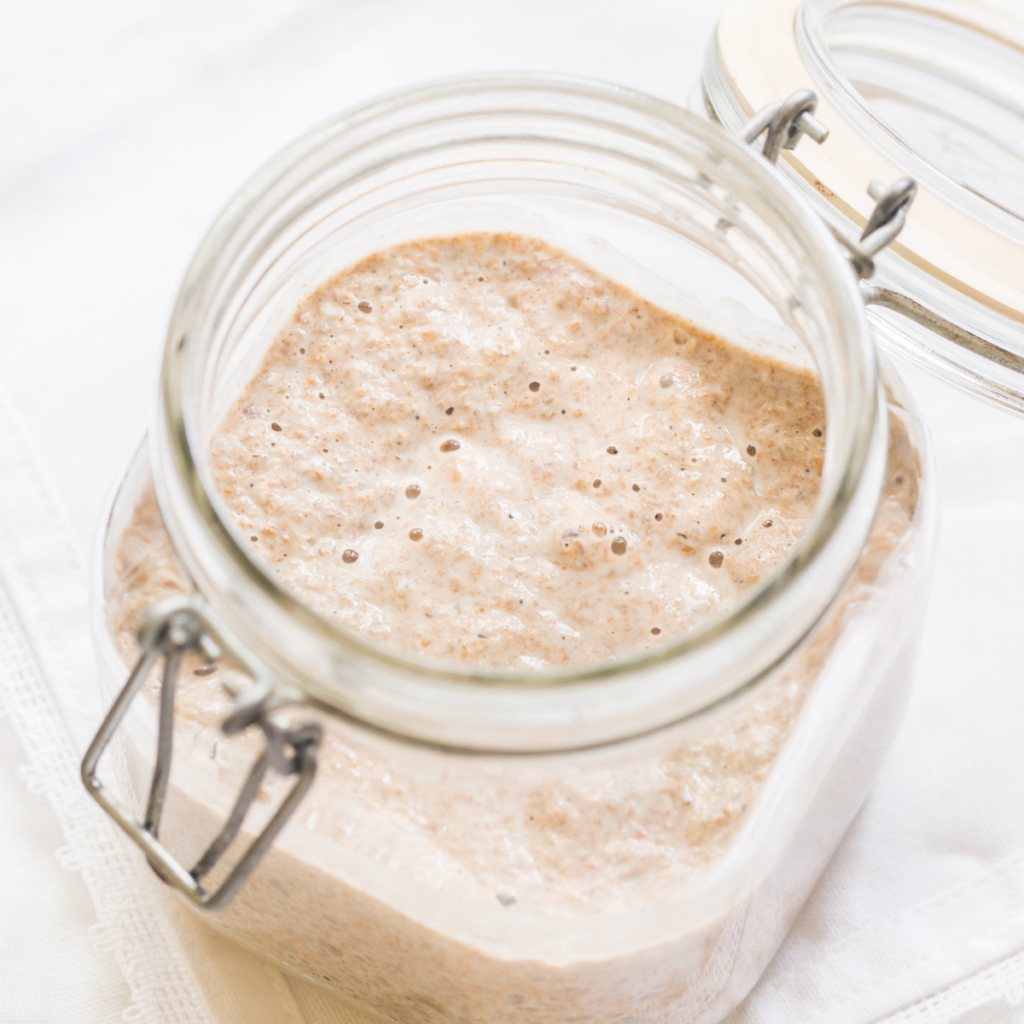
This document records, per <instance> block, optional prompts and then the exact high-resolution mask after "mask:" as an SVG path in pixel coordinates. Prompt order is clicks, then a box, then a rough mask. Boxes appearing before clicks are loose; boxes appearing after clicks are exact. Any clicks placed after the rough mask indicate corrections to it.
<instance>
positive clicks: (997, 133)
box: [703, 0, 1024, 414]
mask: <svg viewBox="0 0 1024 1024" xmlns="http://www.w3.org/2000/svg"><path fill="white" fill-rule="evenodd" d="M808 86H809V87H811V88H813V89H814V90H815V92H816V93H817V95H818V106H817V109H816V111H815V117H816V118H817V119H818V120H819V121H821V122H822V123H823V124H824V125H825V126H826V127H827V128H828V130H829V136H828V139H827V141H826V142H825V143H824V144H823V145H820V146H812V145H807V144H805V145H803V146H800V147H799V148H798V149H796V150H794V151H792V152H789V153H786V154H785V156H784V164H785V168H784V169H785V173H787V175H788V176H789V177H790V178H791V179H792V180H794V181H795V182H796V183H797V184H798V186H799V187H800V189H801V191H802V192H803V193H804V194H805V195H806V197H807V198H808V201H809V202H811V203H812V204H813V206H814V207H815V208H816V209H817V210H818V212H819V213H820V214H821V215H822V216H823V217H825V219H826V220H827V221H828V222H829V223H830V225H832V226H833V227H834V228H836V229H838V230H839V231H841V232H843V233H845V234H847V235H849V234H851V233H852V232H853V229H854V227H856V228H857V229H858V230H859V229H860V228H862V227H863V226H864V225H865V224H866V223H867V222H868V220H869V218H870V217H871V214H872V211H873V209H874V200H873V199H872V197H871V195H869V192H868V187H869V184H870V183H871V182H872V181H877V182H882V183H885V184H888V183H890V182H892V181H894V180H896V179H897V178H900V177H903V176H911V177H913V178H914V179H915V180H916V182H917V185H918V192H917V197H916V200H915V202H914V208H913V211H912V212H911V214H910V216H909V217H908V219H907V224H906V227H905V229H904V230H903V232H902V233H901V234H900V237H899V239H898V240H897V241H896V242H895V243H894V244H893V245H892V246H891V247H890V248H889V249H888V250H887V251H886V252H884V253H882V254H880V255H879V256H878V257H877V258H876V274H875V276H874V278H873V279H872V282H871V286H870V287H868V286H865V297H866V298H867V299H868V301H869V302H871V303H873V304H874V307H875V308H873V309H872V311H871V317H872V321H873V324H874V326H875V328H876V336H877V337H878V339H879V341H880V342H881V343H882V345H883V346H885V347H887V348H889V349H891V350H895V351H897V352H898V353H899V354H901V355H904V356H905V357H908V358H910V359H911V360H912V361H913V362H916V363H918V364H919V365H923V366H925V367H926V368H928V369H930V370H932V371H933V372H935V373H937V374H939V375H940V376H942V377H944V378H945V379H947V380H949V381H951V382H952V383H954V384H956V385H958V386H959V387H961V388H963V389H965V390H967V391H968V392H971V393H973V394H975V395H978V396H980V397H982V398H985V399H987V400H989V401H991V402H994V403H995V404H997V405H1001V406H1003V407H1005V408H1008V409H1010V410H1012V411H1014V412H1017V413H1020V414H1024V104H1022V102H1021V96H1024V22H1021V21H1020V20H1017V19H1015V18H1014V17H1012V16H1010V15H1009V14H1006V13H1002V12H999V11H996V10H992V9H990V8H986V7H982V6H979V5H977V4H974V3H968V2H965V0H901V2H900V3H898V4H895V3H888V2H879V0H729V2H728V3H727V4H726V7H725V10H724V12H723V14H722V17H721V20H720V21H719V24H718V31H717V34H716V37H715V38H714V39H713V40H712V43H711V46H710V47H709V50H708V55H707V60H706V62H705V68H704V75H703V102H704V105H705V108H706V112H707V113H708V114H709V115H710V116H711V117H712V118H713V119H715V120H718V121H720V122H721V123H722V124H723V125H725V127H726V128H728V129H730V130H733V131H737V130H739V128H740V127H741V126H742V125H743V124H744V123H745V122H746V121H747V120H748V118H749V117H750V116H751V115H752V114H753V113H754V112H756V111H759V110H761V109H763V108H764V107H766V106H767V105H769V104H771V103H774V102H777V101H779V100H781V99H784V98H785V97H787V96H789V95H791V94H792V93H794V92H795V91H796V90H799V89H802V88H806V87H808ZM780 166H782V164H780ZM942 321H945V322H946V323H945V324H942ZM937 326H938V327H939V329H935V328H936V327H937Z"/></svg>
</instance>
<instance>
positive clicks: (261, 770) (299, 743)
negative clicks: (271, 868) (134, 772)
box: [82, 597, 322, 910]
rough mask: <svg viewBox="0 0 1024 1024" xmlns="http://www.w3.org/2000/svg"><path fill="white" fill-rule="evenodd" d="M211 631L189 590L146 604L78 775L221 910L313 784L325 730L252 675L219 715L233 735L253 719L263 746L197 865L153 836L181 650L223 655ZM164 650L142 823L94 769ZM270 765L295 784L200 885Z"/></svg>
mask: <svg viewBox="0 0 1024 1024" xmlns="http://www.w3.org/2000/svg"><path fill="white" fill-rule="evenodd" d="M214 635H215V630H214V629H213V627H212V626H211V624H210V622H209V621H208V619H207V617H206V615H205V614H204V613H203V611H202V610H201V609H200V607H199V605H198V604H197V603H196V602H195V601H194V600H192V599H191V598H188V597H174V598H170V599H168V600H166V601H162V602H160V603H159V604H157V605H154V606H153V607H152V608H151V609H149V610H148V611H147V613H146V615H145V617H144V619H143V622H142V625H141V627H140V628H139V646H140V648H141V653H140V655H139V658H138V661H136V663H135V666H134V668H133V669H132V671H131V674H130V675H129V677H128V681H127V683H125V686H124V688H123V689H122V690H121V692H120V694H119V695H118V697H117V699H116V700H115V701H114V704H113V706H112V707H111V709H110V711H109V713H108V714H107V717H106V718H105V719H104V721H103V724H102V725H101V726H100V728H99V731H98V732H97V733H96V738H95V739H94V740H93V741H92V744H91V745H90V747H89V749H88V751H87V752H86V755H85V758H84V759H83V761H82V781H83V782H84V783H85V788H86V789H87V790H88V791H89V793H90V794H91V795H92V797H93V798H94V799H95V800H96V802H97V803H99V805H100V806H101V807H102V808H103V809H104V810H105V811H106V812H107V814H109V815H110V816H111V817H112V818H113V819H114V821H115V822H117V824H118V825H119V826H120V827H121V828H122V829H123V830H124V831H125V832H126V833H127V834H128V836H129V837H130V838H131V839H132V841H133V842H135V843H136V845H138V846H139V847H140V848H141V849H142V851H143V852H144V853H145V854H146V857H147V858H148V859H149V863H150V864H151V865H152V867H153V869H154V870H155V871H156V873H157V874H158V875H159V876H160V877H161V878H162V879H163V880H164V881H165V882H168V883H169V884H170V885H173V886H174V887H175V888H176V889H178V890H179V891H180V892H182V893H184V894H185V896H187V897H188V898H189V899H190V900H191V901H192V902H193V903H195V904H197V905H198V906H200V907H203V908H205V909H207V910H219V909H220V908H221V907H223V906H225V905H226V904H227V903H228V902H230V900H231V899H232V897H234V895H235V894H236V893H237V892H238V889H239V887H240V886H241V885H242V883H243V882H244V881H245V880H246V879H247V878H248V877H249V875H250V874H251V873H252V871H253V869H254V868H255V867H256V865H257V864H258V863H259V862H260V860H261V858H262V857H263V855H264V854H265V853H266V851H267V850H268V848H269V847H270V845H271V844H272V843H273V842H274V840H275V839H276V838H277V835H278V833H279V832H280V831H281V829H282V828H283V827H284V825H285V823H286V822H287V821H288V819H289V817H291V815H292V812H293V811H294V810H295V808H296V807H297V806H298V804H299V802H300V801H301V800H302V798H303V797H304V796H305V794H306V791H307V790H308V789H309V787H310V786H311V785H312V784H313V777H314V775H315V774H316V752H317V749H318V747H319V745H320V741H321V738H322V729H321V727H320V725H319V724H318V723H317V722H303V723H301V724H297V725H296V724H293V723H291V722H290V721H288V719H287V718H285V717H284V716H283V715H282V714H281V713H280V711H281V708H282V707H284V706H285V705H287V704H291V703H294V702H293V701H291V700H289V699H287V698H283V697H280V696H278V695H277V694H275V693H274V691H273V688H272V685H271V683H270V682H267V681H264V682H260V683H257V684H256V685H254V686H253V687H251V688H250V689H248V690H246V691H245V692H244V693H243V694H242V695H241V696H240V697H239V698H237V700H236V703H235V706H234V708H233V709H232V711H231V713H230V714H229V715H228V717H227V718H226V719H225V720H224V722H223V723H222V726H221V727H222V729H223V731H224V733H225V734H226V735H233V734H234V733H238V732H241V731H242V730H243V729H245V728H246V727H247V726H250V725H258V726H259V727H260V729H261V730H262V731H263V734H264V736H265V738H266V746H265V747H264V750H263V753H262V754H261V755H260V756H259V758H257V760H256V763H255V764H254V765H253V766H252V768H251V769H250V771H249V775H248V777H247V778H246V780H245V782H244V784H243V785H242V791H241V793H239V795H238V799H237V800H236V801H235V805H234V807H233V808H232V810H231V813H230V814H229V815H228V819H227V821H226V822H225V823H224V826H223V827H222V828H221V831H220V832H219V833H218V835H217V837H216V838H215V839H214V840H213V842H212V843H211V844H210V845H209V846H208V847H207V849H206V852H205V853H203V855H202V856H201V857H200V858H199V860H198V861H196V863H195V865H194V866H193V867H192V868H191V869H186V868H185V867H184V866H183V865H182V864H181V863H180V862H179V861H178V860H177V859H176V858H175V857H174V856H173V855H172V854H171V853H170V852H169V851H168V850H167V849H166V848H165V847H164V846H163V844H162V843H161V842H160V841H159V839H158V838H157V834H158V831H159V828H160V819H161V817H162V815H163V808H164V802H165V798H166V796H167V787H168V783H169V781H170V772H171V758H172V754H173V734H174V691H175V684H176V682H177V677H178V672H179V669H180V667H181V662H182V659H183V657H184V656H185V654H186V652H188V651H196V652H198V653H199V654H200V655H201V656H202V657H204V658H205V659H206V661H207V662H210V663H212V662H214V661H216V660H217V659H218V658H220V657H221V649H220V647H219V645H218V644H217V643H216V641H215V640H214V639H213V637H214ZM161 657H162V658H163V659H164V669H163V677H162V681H161V684H160V713H159V732H158V738H157V758H156V765H155V766H154V769H153V779H152V783H151V784H150V789H149V798H148V801H147V805H146V814H145V819H144V821H143V822H142V823H141V824H140V823H139V822H137V821H136V820H135V819H134V818H133V817H132V815H131V813H130V812H129V811H128V810H127V808H125V807H124V806H123V805H122V804H121V803H120V801H119V800H117V798H116V797H114V796H113V795H112V794H111V793H110V792H109V791H108V790H107V789H106V787H105V786H104V785H103V783H102V782H100V781H99V779H98V778H97V775H96V770H97V767H98V765H99V761H100V758H101V757H102V755H103V752H104V750H106V748H107V746H108V744H109V743H110V740H111V739H112V737H113V735H114V733H115V732H116V731H117V727H118V726H119V725H120V724H121V721H122V720H123V719H124V716H125V714H126V713H127V711H128V707H129V705H130V704H131V702H132V700H133V699H134V698H135V697H136V695H137V694H138V692H139V690H140V689H141V687H142V684H143V682H144V681H145V679H146V676H147V675H148V674H149V671H150V669H152V668H153V666H154V665H155V664H156V663H157V661H159V659H160V658H161ZM270 769H273V770H274V771H276V772H278V773H279V774H281V775H296V776H298V778H297V779H296V782H295V785H294V786H292V788H291V790H290V791H289V793H288V795H287V796H286V797H285V798H284V800H283V801H282V803H281V805H280V807H278V809H277V811H276V812H275V813H274V815H273V817H272V818H271V819H270V821H269V822H268V824H267V825H266V826H265V827H264V829H263V831H262V832H260V834H259V835H258V836H257V837H256V839H255V840H254V841H253V842H252V844H251V845H250V846H249V848H248V849H247V850H246V851H245V853H244V854H243V855H242V856H241V858H240V859H239V860H238V862H237V863H236V864H235V866H234V867H233V868H232V870H231V871H230V873H229V874H228V876H227V877H226V878H225V879H224V881H223V882H222V883H221V884H220V886H219V887H218V888H216V889H215V890H213V891H212V892H209V891H207V890H205V889H204V888H203V887H202V885H201V881H202V879H203V877H204V876H205V875H206V874H208V873H209V872H210V871H211V870H212V869H213V867H214V865H215V864H217V862H218V861H219V860H220V858H221V856H222V855H223V854H224V852H225V851H226V850H227V849H228V847H229V846H230V845H231V843H232V842H233V841H234V839H235V837H236V836H237V835H238V832H239V830H240V829H241V827H242V822H243V821H244V820H245V816H246V813H247V812H248V810H249V808H250V807H251V806H252V803H253V801H254V800H255V799H256V795H257V793H258V792H259V789H260V786H261V784H262V782H263V779H264V777H265V776H266V774H267V772H268V771H269V770H270Z"/></svg>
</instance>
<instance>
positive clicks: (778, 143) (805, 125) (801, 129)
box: [740, 89, 917, 281]
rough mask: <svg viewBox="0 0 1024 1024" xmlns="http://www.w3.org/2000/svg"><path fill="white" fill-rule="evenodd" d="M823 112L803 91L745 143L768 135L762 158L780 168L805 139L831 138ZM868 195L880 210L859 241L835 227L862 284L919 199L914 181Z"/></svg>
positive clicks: (767, 111) (767, 112)
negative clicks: (783, 155) (789, 152)
mask: <svg viewBox="0 0 1024 1024" xmlns="http://www.w3.org/2000/svg"><path fill="white" fill-rule="evenodd" d="M817 106H818V97H817V96H816V95H815V94H814V93H813V92H812V91H811V90H810V89H800V90H798V91H797V92H795V93H793V95H792V96H790V97H789V99H786V100H783V101H782V102H781V103H770V104H768V106H767V107H764V108H763V109H762V110H759V111H758V112H757V113H756V114H755V115H754V116H753V117H752V118H751V119H750V120H749V121H748V122H747V123H746V124H745V125H744V126H743V127H742V128H741V129H740V138H741V139H743V141H744V142H746V143H748V144H749V143H753V142H754V141H755V140H756V139H757V138H758V137H759V136H760V135H761V134H762V133H763V132H765V131H767V132H768V136H767V138H766V139H765V141H764V148H763V149H762V150H761V155H762V156H763V157H764V158H765V159H766V160H768V161H769V162H770V163H773V164H774V163H777V162H778V159H779V153H780V152H781V151H782V150H783V149H795V148H796V145H797V143H798V142H799V141H800V140H801V139H802V138H803V136H804V135H809V136H810V137H811V138H812V139H814V141H815V142H817V143H818V144H819V145H820V144H821V143H822V142H824V141H825V140H826V139H827V138H828V128H826V127H825V125H823V124H822V123H821V122H820V121H819V120H818V119H817V118H816V117H815V116H814V111H815V110H816V109H817ZM868 195H870V196H871V198H872V199H874V201H875V209H874V210H873V211H872V214H871V216H870V217H869V218H868V222H867V224H866V225H865V226H864V231H863V232H862V234H861V236H860V238H859V239H858V240H857V241H853V240H852V239H850V238H847V237H846V235H844V234H843V233H842V232H841V231H839V230H837V229H836V228H834V227H832V225H831V224H830V225H829V229H830V230H831V231H832V234H833V235H835V237H836V240H837V241H838V242H839V243H840V244H841V245H842V246H843V247H844V248H845V249H846V250H847V252H848V253H849V255H850V263H851V265H852V266H853V271H854V273H855V274H856V275H857V277H858V278H859V279H860V280H862V281H864V280H866V279H867V278H869V277H871V276H872V275H873V274H874V272H875V261H874V257H875V256H876V255H877V254H878V253H879V252H881V251H882V249H884V248H885V247H886V246H887V245H889V244H891V243H892V241H893V240H894V239H895V238H896V236H897V235H898V234H899V233H900V232H901V231H902V230H903V225H904V224H905V223H906V220H907V210H908V209H909V208H910V204H911V203H912V202H913V201H914V196H915V195H917V183H916V182H915V181H914V179H913V178H901V179H900V180H899V181H897V182H896V183H895V184H894V185H891V186H889V188H885V186H883V185H881V184H880V183H879V182H877V181H873V182H871V184H870V185H869V186H868Z"/></svg>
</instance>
